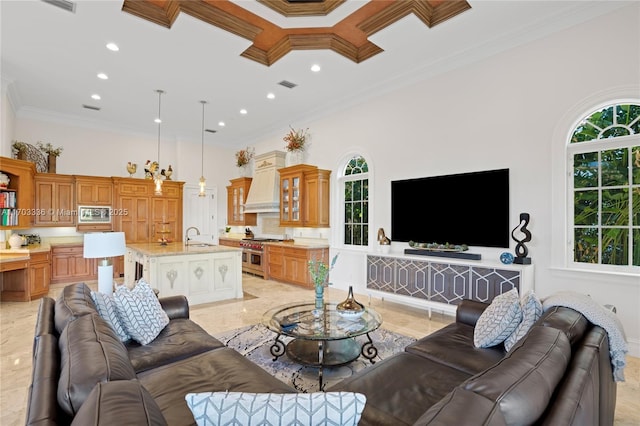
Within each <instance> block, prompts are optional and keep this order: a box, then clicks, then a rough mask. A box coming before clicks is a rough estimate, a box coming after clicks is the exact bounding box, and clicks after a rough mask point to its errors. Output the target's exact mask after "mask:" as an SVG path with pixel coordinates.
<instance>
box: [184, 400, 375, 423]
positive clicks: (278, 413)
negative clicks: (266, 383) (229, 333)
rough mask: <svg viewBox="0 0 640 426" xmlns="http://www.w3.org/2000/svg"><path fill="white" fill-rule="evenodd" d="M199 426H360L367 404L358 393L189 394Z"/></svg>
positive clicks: (189, 401)
mask: <svg viewBox="0 0 640 426" xmlns="http://www.w3.org/2000/svg"><path fill="white" fill-rule="evenodd" d="M185 400H186V401H187V405H188V406H189V409H190V410H191V413H192V414H193V417H194V419H195V421H196V423H197V424H198V426H214V425H243V426H255V425H281V426H288V425H327V424H331V425H345V426H346V425H354V426H355V425H357V424H358V421H360V416H361V415H362V410H364V405H365V403H366V401H367V398H366V396H364V395H363V394H360V393H354V392H314V393H281V394H276V393H247V392H203V393H188V394H187V395H186V396H185Z"/></svg>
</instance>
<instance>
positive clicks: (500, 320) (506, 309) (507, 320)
mask: <svg viewBox="0 0 640 426" xmlns="http://www.w3.org/2000/svg"><path fill="white" fill-rule="evenodd" d="M520 321H522V308H521V307H520V297H518V291H517V290H516V289H515V288H512V289H511V290H509V291H508V292H506V293H502V294H500V295H498V296H496V297H495V298H494V299H493V302H491V304H490V305H489V306H488V307H487V309H485V310H484V312H483V313H482V315H480V318H478V322H476V327H475V329H474V331H473V344H474V345H475V346H476V347H478V348H488V347H490V346H496V345H499V344H500V343H502V342H504V340H505V339H506V338H507V337H509V336H510V335H511V333H513V332H514V330H515V329H516V327H518V324H520Z"/></svg>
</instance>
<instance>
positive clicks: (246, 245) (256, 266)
mask: <svg viewBox="0 0 640 426" xmlns="http://www.w3.org/2000/svg"><path fill="white" fill-rule="evenodd" d="M268 241H279V240H275V239H271V238H245V239H243V240H242V241H240V247H242V272H247V273H249V274H254V275H258V276H260V277H262V278H264V276H265V274H266V272H265V271H266V269H267V265H266V263H265V257H264V244H263V243H265V242H268Z"/></svg>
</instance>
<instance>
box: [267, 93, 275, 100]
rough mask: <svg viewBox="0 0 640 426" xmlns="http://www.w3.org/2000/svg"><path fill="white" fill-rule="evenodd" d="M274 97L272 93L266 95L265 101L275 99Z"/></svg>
mask: <svg viewBox="0 0 640 426" xmlns="http://www.w3.org/2000/svg"><path fill="white" fill-rule="evenodd" d="M275 98H276V95H274V94H273V93H267V99H275Z"/></svg>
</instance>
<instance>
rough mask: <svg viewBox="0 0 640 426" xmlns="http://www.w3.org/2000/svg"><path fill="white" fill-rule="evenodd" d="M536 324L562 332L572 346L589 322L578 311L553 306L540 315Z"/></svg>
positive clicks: (579, 338)
mask: <svg viewBox="0 0 640 426" xmlns="http://www.w3.org/2000/svg"><path fill="white" fill-rule="evenodd" d="M536 324H537V325H541V326H543V327H553V328H557V329H558V330H562V332H564V334H566V335H567V337H568V338H569V341H570V342H571V346H573V345H575V344H576V343H577V342H579V341H580V340H581V339H582V336H584V333H585V331H586V330H587V326H588V325H589V321H587V319H586V318H585V317H584V315H582V314H581V313H580V312H578V311H574V310H573V309H570V308H565V307H564V306H553V307H551V308H549V309H548V310H547V311H545V312H544V313H543V314H542V316H541V317H540V319H539V320H538V322H537V323H536Z"/></svg>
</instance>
